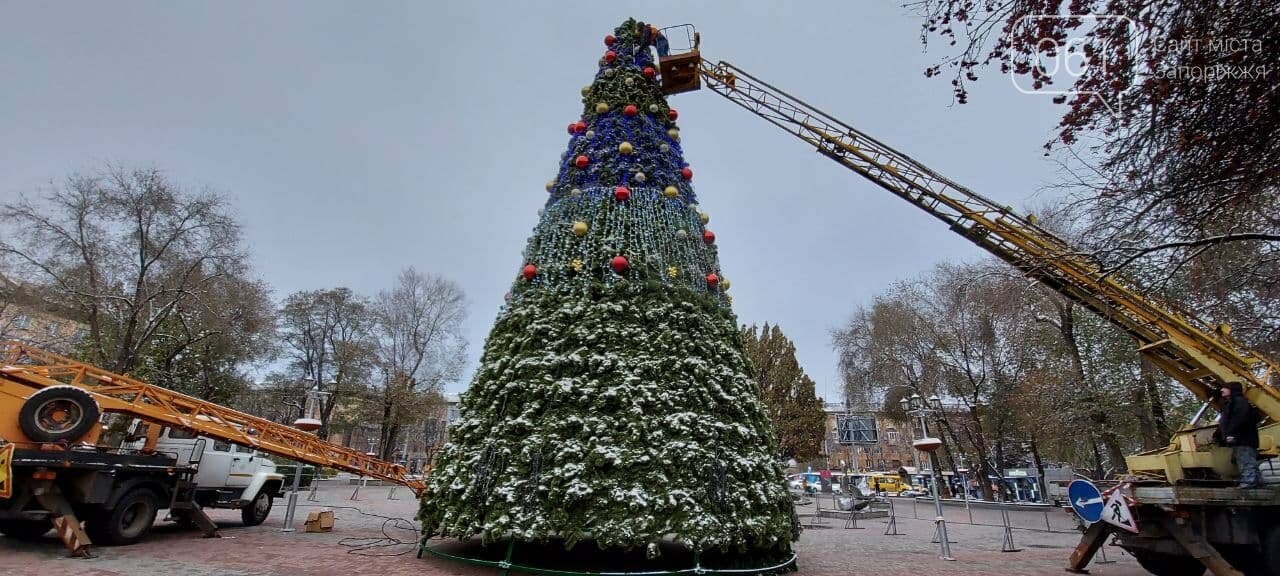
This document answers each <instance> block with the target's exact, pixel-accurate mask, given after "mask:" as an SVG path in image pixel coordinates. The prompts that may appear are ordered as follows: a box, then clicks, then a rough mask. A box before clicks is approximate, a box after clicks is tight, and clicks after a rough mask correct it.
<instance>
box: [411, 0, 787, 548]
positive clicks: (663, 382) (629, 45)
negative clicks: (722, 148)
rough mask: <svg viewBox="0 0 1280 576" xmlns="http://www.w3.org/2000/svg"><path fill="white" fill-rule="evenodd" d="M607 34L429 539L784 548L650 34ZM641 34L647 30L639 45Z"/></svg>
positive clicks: (464, 409)
mask: <svg viewBox="0 0 1280 576" xmlns="http://www.w3.org/2000/svg"><path fill="white" fill-rule="evenodd" d="M646 36H648V35H646V34H644V33H643V32H642V31H641V30H640V29H638V27H637V25H636V22H635V21H633V20H628V21H627V22H625V23H623V24H622V25H621V26H619V27H618V28H617V29H616V30H615V31H614V33H613V35H611V36H608V37H606V38H605V44H606V46H607V51H606V52H605V54H604V56H603V58H601V60H600V65H599V70H598V72H597V73H596V76H595V81H594V82H593V83H592V84H591V85H590V86H587V87H585V88H583V90H582V94H583V105H584V109H583V113H582V117H581V119H580V120H578V121H575V122H573V123H571V124H570V125H569V133H570V138H569V146H568V150H567V151H566V152H565V154H564V156H563V157H562V160H561V162H560V167H559V173H558V174H557V175H556V178H555V179H554V180H552V181H551V182H548V183H547V186H546V189H547V192H548V193H549V197H548V199H547V203H546V207H545V209H544V210H542V211H541V219H540V221H539V222H538V225H537V227H536V228H535V229H534V233H533V236H532V237H531V238H530V239H529V244H528V246H527V247H526V249H525V251H524V262H523V264H522V267H521V269H520V270H519V272H518V274H517V276H516V279H515V283H514V286H513V287H512V288H511V292H510V294H509V295H508V301H507V303H506V305H505V307H504V308H503V310H502V311H501V313H500V314H499V316H498V319H497V322H496V324H495V326H494V327H493V331H492V332H491V333H490V334H489V338H488V340H487V342H486V343H485V348H484V354H483V356H482V358H481V365H480V367H479V369H478V370H477V372H476V375H475V379H474V381H473V382H472V384H471V387H470V388H469V389H468V390H467V392H466V393H465V394H464V395H463V396H462V402H461V418H460V419H459V420H458V422H457V423H456V424H455V425H454V428H453V430H452V431H451V433H450V442H449V444H448V445H447V446H445V447H444V449H443V450H442V451H441V452H440V454H439V455H438V457H437V459H436V467H435V469H434V470H433V471H432V473H431V476H430V479H429V488H428V491H427V493H426V494H425V496H424V498H423V503H422V509H421V513H420V519H421V520H422V523H423V530H424V532H426V533H427V534H429V535H436V534H439V535H444V536H452V537H459V538H467V537H471V536H473V535H476V534H480V535H482V536H483V538H484V540H485V541H494V540H498V539H504V538H514V539H515V540H516V541H542V540H546V539H548V538H552V537H559V538H564V539H565V541H566V543H567V544H568V545H569V546H572V545H573V544H574V543H576V542H578V541H580V540H583V539H588V538H589V539H594V540H596V541H597V543H598V544H599V545H600V546H602V547H620V548H634V547H637V546H647V547H648V548H647V550H649V551H650V552H651V553H653V552H655V551H656V550H657V547H656V546H655V544H656V543H657V542H659V541H660V540H661V539H662V538H664V537H674V539H675V540H676V541H677V542H681V543H684V544H686V545H688V546H689V547H691V548H693V549H694V550H708V549H729V550H737V551H743V550H749V549H756V550H761V549H764V550H770V551H779V552H786V551H788V550H790V546H791V542H792V541H793V540H794V538H795V536H796V534H797V529H796V526H795V522H794V518H795V516H794V511H793V508H792V504H791V500H790V498H789V496H788V495H787V492H786V489H785V486H784V479H783V472H782V469H781V466H780V465H779V463H778V449H777V443H776V441H775V439H774V434H773V431H772V429H771V427H770V423H769V421H768V416H767V413H766V410H765V407H764V406H763V404H762V402H761V400H760V397H759V394H758V391H757V387H756V385H755V383H754V382H753V381H752V380H751V370H750V368H749V366H748V361H747V358H746V356H745V355H744V353H743V342H742V336H741V334H740V333H739V330H738V328H737V321H736V318H735V317H734V315H733V312H732V311H731V310H730V307H729V306H730V302H731V299H730V297H729V296H728V295H727V294H726V291H727V290H728V288H729V281H728V280H727V279H725V278H724V277H723V276H722V275H721V272H720V268H719V263H718V259H717V256H716V246H715V235H714V234H712V232H711V231H710V230H708V229H707V227H706V224H707V222H708V220H709V218H708V216H707V214H706V213H705V212H703V211H701V210H700V209H699V207H698V204H697V202H696V197H695V196H694V193H693V188H692V185H691V180H692V179H693V171H692V170H691V168H690V167H689V165H688V164H686V163H685V162H684V159H683V157H682V154H681V150H680V133H679V131H678V129H677V127H676V118H677V113H676V110H675V109H673V108H671V107H670V106H668V104H667V101H666V99H665V98H664V97H663V95H662V92H661V90H660V84H659V81H658V78H657V73H656V69H657V64H656V63H655V62H654V59H653V55H652V53H651V49H650V47H649V46H647V45H645V42H646V40H649V38H647V37H646ZM650 42H651V40H650Z"/></svg>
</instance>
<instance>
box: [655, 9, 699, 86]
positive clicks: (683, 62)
mask: <svg viewBox="0 0 1280 576" xmlns="http://www.w3.org/2000/svg"><path fill="white" fill-rule="evenodd" d="M661 32H662V35H663V36H665V37H666V38H667V41H668V42H669V43H671V44H672V45H673V48H674V44H675V42H674V41H675V40H676V38H677V37H679V38H680V39H682V40H683V41H684V42H683V44H682V45H683V46H685V48H683V49H682V50H680V51H679V52H674V51H673V52H671V53H670V54H668V55H666V56H661V55H659V56H658V71H659V72H661V74H662V93H663V94H666V95H671V94H680V93H681V92H692V91H694V90H697V89H699V88H701V87H702V78H701V76H699V74H698V68H699V66H700V65H701V64H702V55H701V54H700V53H699V52H698V44H699V42H700V41H701V37H700V36H699V35H698V32H697V31H696V30H694V28H693V25H692V24H680V25H677V26H668V27H666V28H663V29H662V30H661Z"/></svg>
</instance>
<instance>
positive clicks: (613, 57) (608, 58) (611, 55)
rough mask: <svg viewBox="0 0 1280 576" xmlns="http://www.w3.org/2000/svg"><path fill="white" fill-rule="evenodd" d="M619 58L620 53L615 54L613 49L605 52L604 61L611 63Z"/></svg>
mask: <svg viewBox="0 0 1280 576" xmlns="http://www.w3.org/2000/svg"><path fill="white" fill-rule="evenodd" d="M617 59H618V55H617V54H614V53H613V50H610V51H608V52H605V53H604V61H605V62H607V63H609V64H613V61H614V60H617Z"/></svg>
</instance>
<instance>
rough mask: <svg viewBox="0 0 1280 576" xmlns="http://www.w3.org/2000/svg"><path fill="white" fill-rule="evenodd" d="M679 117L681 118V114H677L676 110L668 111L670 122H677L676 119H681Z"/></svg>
mask: <svg viewBox="0 0 1280 576" xmlns="http://www.w3.org/2000/svg"><path fill="white" fill-rule="evenodd" d="M679 117H680V113H679V112H676V109H675V108H670V109H668V110H667V119H668V120H671V121H672V122H675V120H676V118H679Z"/></svg>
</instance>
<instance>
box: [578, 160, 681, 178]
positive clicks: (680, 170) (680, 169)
mask: <svg viewBox="0 0 1280 576" xmlns="http://www.w3.org/2000/svg"><path fill="white" fill-rule="evenodd" d="M579 158H581V156H579ZM680 177H681V178H684V179H685V180H693V170H692V169H690V168H689V167H688V166H685V167H684V168H681V169H680Z"/></svg>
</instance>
